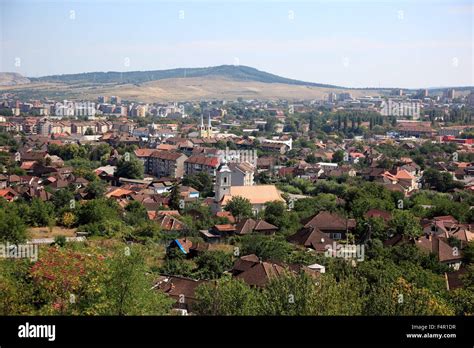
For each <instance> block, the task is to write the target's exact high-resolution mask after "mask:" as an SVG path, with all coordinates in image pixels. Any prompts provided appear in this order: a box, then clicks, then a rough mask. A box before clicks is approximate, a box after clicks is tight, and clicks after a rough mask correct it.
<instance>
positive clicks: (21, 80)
mask: <svg viewBox="0 0 474 348" xmlns="http://www.w3.org/2000/svg"><path fill="white" fill-rule="evenodd" d="M30 82H31V81H30V80H29V79H28V78H26V77H24V76H22V75H20V74H18V73H12V72H4V73H2V72H0V86H16V85H24V84H27V83H30Z"/></svg>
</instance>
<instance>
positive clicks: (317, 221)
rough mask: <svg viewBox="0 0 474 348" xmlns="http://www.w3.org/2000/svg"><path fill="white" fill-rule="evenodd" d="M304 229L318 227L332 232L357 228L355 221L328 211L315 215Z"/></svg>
mask: <svg viewBox="0 0 474 348" xmlns="http://www.w3.org/2000/svg"><path fill="white" fill-rule="evenodd" d="M304 227H316V228H318V229H320V230H322V231H325V230H330V231H331V230H332V231H341V230H345V229H346V228H347V229H353V228H355V220H354V219H346V218H345V217H343V216H340V215H339V214H337V213H331V212H328V211H322V212H320V213H319V214H317V215H315V216H314V217H313V218H311V220H310V221H309V222H307V223H306V224H305V226H304Z"/></svg>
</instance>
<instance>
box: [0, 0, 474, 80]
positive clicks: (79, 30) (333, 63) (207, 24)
mask: <svg viewBox="0 0 474 348" xmlns="http://www.w3.org/2000/svg"><path fill="white" fill-rule="evenodd" d="M473 4H474V2H473V1H472V0H451V1H449V0H436V1H434V0H433V1H428V0H417V1H410V0H405V1H388V0H378V1H377V0H361V1H354V0H336V1H329V0H306V1H279V0H273V1H272V0H254V1H251V0H240V1H238V0H234V1H228V0H221V1H217V0H182V1H180V0H178V1H163V0H155V1H153V0H138V1H132V0H98V1H93V0H76V1H59V0H56V1H55V0H49V1H39V0H0V71H2V72H18V73H20V74H22V75H24V76H28V77H37V76H45V75H54V74H67V73H80V72H93V71H136V70H160V69H171V68H180V67H186V68H190V67H206V66H215V65H222V64H234V65H246V66H251V67H254V68H257V69H260V70H263V71H266V72H270V73H273V74H277V75H280V76H284V77H288V78H293V79H298V80H303V81H310V82H318V83H326V84H333V85H339V86H346V87H400V88H428V87H447V86H473V85H474V68H473V64H474V44H473V40H474V5H473Z"/></svg>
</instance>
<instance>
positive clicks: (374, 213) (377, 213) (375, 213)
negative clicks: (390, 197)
mask: <svg viewBox="0 0 474 348" xmlns="http://www.w3.org/2000/svg"><path fill="white" fill-rule="evenodd" d="M364 216H365V217H366V218H374V217H380V218H382V219H384V220H385V222H387V221H388V220H390V219H391V218H392V214H391V213H390V212H389V211H386V210H381V209H370V210H368V211H367V212H366V213H365V214H364Z"/></svg>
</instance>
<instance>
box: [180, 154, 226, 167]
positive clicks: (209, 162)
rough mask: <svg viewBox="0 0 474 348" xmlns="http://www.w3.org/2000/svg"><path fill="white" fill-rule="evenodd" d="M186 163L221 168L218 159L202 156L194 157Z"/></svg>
mask: <svg viewBox="0 0 474 348" xmlns="http://www.w3.org/2000/svg"><path fill="white" fill-rule="evenodd" d="M185 162H186V163H192V164H201V165H205V166H209V167H214V168H217V167H218V166H219V158H218V157H208V156H202V155H192V156H191V157H189V158H188V159H187V160H186V161H185Z"/></svg>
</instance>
